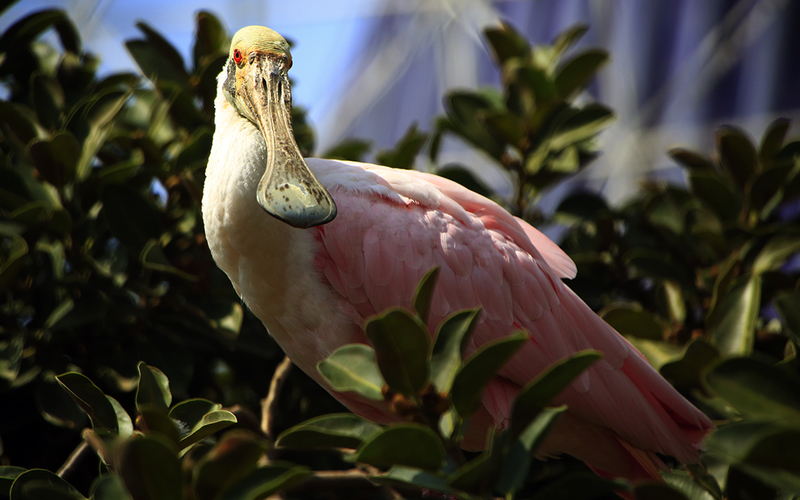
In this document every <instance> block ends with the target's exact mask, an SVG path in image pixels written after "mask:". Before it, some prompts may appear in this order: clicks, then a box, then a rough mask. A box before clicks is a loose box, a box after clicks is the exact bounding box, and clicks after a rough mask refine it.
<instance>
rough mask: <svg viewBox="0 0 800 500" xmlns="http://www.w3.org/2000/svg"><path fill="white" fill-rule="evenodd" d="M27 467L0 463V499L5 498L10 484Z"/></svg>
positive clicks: (9, 489) (9, 490)
mask: <svg viewBox="0 0 800 500" xmlns="http://www.w3.org/2000/svg"><path fill="white" fill-rule="evenodd" d="M27 470H28V469H24V468H22V467H14V466H13V465H0V499H2V500H7V499H8V498H10V497H9V494H10V493H11V485H12V484H14V480H15V479H16V478H17V477H19V475H20V474H22V473H23V472H26V471H27Z"/></svg>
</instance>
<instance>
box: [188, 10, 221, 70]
mask: <svg viewBox="0 0 800 500" xmlns="http://www.w3.org/2000/svg"><path fill="white" fill-rule="evenodd" d="M195 18H196V21H195V23H196V25H197V32H196V34H195V40H194V47H192V54H193V56H194V67H195V71H197V69H198V68H201V67H203V66H204V65H205V64H208V63H209V62H210V60H211V59H212V58H213V57H214V56H215V55H217V54H220V53H222V54H225V55H227V52H228V50H227V49H228V47H229V46H230V37H228V33H227V30H226V29H225V27H224V26H223V25H222V23H221V22H220V20H219V19H218V18H217V17H216V16H215V15H214V14H212V13H211V12H208V11H206V10H201V11H199V12H197V14H196V16H195Z"/></svg>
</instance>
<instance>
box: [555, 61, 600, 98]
mask: <svg viewBox="0 0 800 500" xmlns="http://www.w3.org/2000/svg"><path fill="white" fill-rule="evenodd" d="M608 60H609V57H608V52H606V51H605V50H602V49H590V50H587V51H584V52H582V53H580V54H578V55H577V56H575V57H573V58H572V59H570V60H569V61H567V62H566V63H564V65H563V66H562V67H561V68H560V69H559V70H558V72H557V73H556V77H555V78H556V80H555V82H556V89H558V94H559V95H560V96H561V97H562V98H563V99H565V100H566V99H568V98H569V97H571V96H572V94H574V93H575V92H577V91H579V90H582V89H583V88H584V87H586V85H588V84H589V81H590V80H591V79H592V77H594V75H595V73H597V70H599V69H600V68H601V67H602V66H603V65H605V64H606V63H607V62H608Z"/></svg>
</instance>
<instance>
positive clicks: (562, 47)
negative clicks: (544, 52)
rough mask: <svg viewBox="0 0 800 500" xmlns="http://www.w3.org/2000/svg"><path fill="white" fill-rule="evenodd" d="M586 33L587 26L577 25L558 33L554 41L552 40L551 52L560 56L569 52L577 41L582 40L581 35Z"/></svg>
mask: <svg viewBox="0 0 800 500" xmlns="http://www.w3.org/2000/svg"><path fill="white" fill-rule="evenodd" d="M587 31H589V26H588V25H586V24H580V23H578V24H575V25H572V26H570V27H569V28H567V29H565V30H564V31H562V32H561V33H559V34H558V36H556V39H555V40H553V50H554V51H555V53H556V55H557V56H560V55H561V54H563V53H564V52H566V51H567V50H569V49H570V48H571V47H572V46H574V45H575V44H576V43H578V40H580V39H581V38H583V35H585V34H586V32H587Z"/></svg>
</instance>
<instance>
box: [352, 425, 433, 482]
mask: <svg viewBox="0 0 800 500" xmlns="http://www.w3.org/2000/svg"><path fill="white" fill-rule="evenodd" d="M445 456H446V454H445V450H444V447H443V446H442V443H441V441H440V440H439V437H438V436H436V434H435V433H434V432H433V431H432V430H431V429H429V428H428V427H426V426H424V425H420V424H396V425H392V426H390V427H387V428H386V429H384V430H383V431H382V432H381V433H380V434H377V435H375V436H373V437H372V438H371V439H369V440H367V441H365V442H364V444H362V445H361V447H360V448H359V449H358V451H357V452H356V454H355V456H354V457H353V460H355V461H357V462H362V463H365V464H370V465H374V466H375V467H391V466H393V465H405V466H408V467H417V468H420V469H423V470H431V471H435V470H438V469H439V468H440V467H441V466H442V464H444V460H445Z"/></svg>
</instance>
